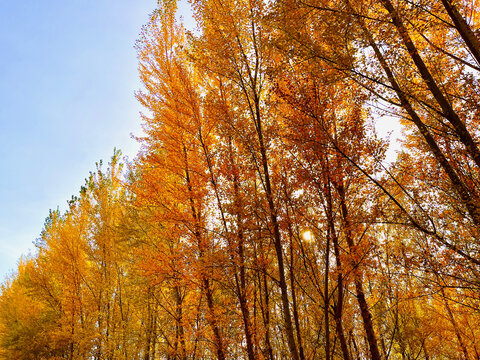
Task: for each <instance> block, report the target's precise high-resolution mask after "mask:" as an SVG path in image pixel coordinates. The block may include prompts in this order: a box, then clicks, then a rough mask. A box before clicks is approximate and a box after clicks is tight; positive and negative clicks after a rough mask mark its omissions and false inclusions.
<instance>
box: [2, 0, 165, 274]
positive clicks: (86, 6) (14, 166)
mask: <svg viewBox="0 0 480 360" xmlns="http://www.w3.org/2000/svg"><path fill="white" fill-rule="evenodd" d="M156 3H157V2H156V0H136V1H131V0H44V1H38V0H0V281H2V280H3V278H4V276H5V274H7V273H9V272H10V271H11V270H14V269H15V268H16V264H17V260H18V258H19V257H20V256H21V254H25V253H28V250H29V249H32V250H33V249H34V246H33V244H32V242H33V241H34V240H35V239H36V238H37V237H38V236H39V234H40V232H41V230H42V227H43V223H44V220H45V218H46V217H47V215H48V212H49V209H56V208H57V206H58V207H60V210H62V211H63V210H65V209H66V202H67V200H68V199H70V198H71V196H72V195H76V194H78V191H79V189H80V186H81V185H82V184H83V183H84V181H85V178H86V177H88V174H89V171H92V170H94V169H95V162H97V161H98V160H100V159H104V160H105V161H108V160H109V158H110V157H111V156H112V154H113V148H114V147H117V148H120V149H121V150H122V152H123V154H124V155H127V156H129V157H130V158H133V157H134V156H135V154H136V152H137V150H138V144H137V143H136V142H135V140H133V139H131V136H130V134H131V133H134V134H137V135H138V134H140V131H141V130H140V118H139V115H138V113H139V111H140V110H141V109H140V106H139V105H138V104H137V101H136V100H135V98H134V91H135V90H137V89H138V88H139V87H140V83H139V81H138V74H137V58H136V51H135V49H134V45H135V40H136V39H137V38H138V36H139V33H140V31H141V26H142V25H143V24H145V23H146V22H147V21H148V17H149V14H150V13H151V12H152V11H153V10H154V9H155V6H156Z"/></svg>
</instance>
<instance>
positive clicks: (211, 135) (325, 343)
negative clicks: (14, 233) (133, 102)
mask: <svg viewBox="0 0 480 360" xmlns="http://www.w3.org/2000/svg"><path fill="white" fill-rule="evenodd" d="M192 7H193V9H194V13H195V19H196V21H197V24H198V27H199V31H198V33H197V35H193V34H190V33H188V32H186V31H185V30H184V29H183V27H182V25H181V24H177V23H176V21H175V11H176V5H175V3H174V2H167V3H164V4H162V5H160V6H159V9H158V10H156V11H155V12H154V13H153V15H152V17H151V21H150V22H149V24H147V25H146V26H145V28H144V30H143V32H142V36H141V38H140V40H139V41H138V53H139V61H140V65H139V69H140V77H141V80H142V82H143V85H144V87H143V89H142V90H141V91H139V92H138V94H137V97H138V100H139V101H140V102H141V103H142V105H143V106H144V107H145V109H146V113H145V114H144V115H142V119H143V124H144V131H145V136H144V137H143V138H140V139H139V141H141V142H142V151H141V152H140V153H139V155H138V156H137V158H136V160H135V161H134V162H133V163H131V164H129V168H128V171H126V172H122V165H121V164H120V154H119V153H118V152H115V154H114V156H113V158H112V160H111V162H110V164H109V166H108V168H107V170H103V169H102V166H101V164H100V165H98V166H97V171H96V172H94V173H92V174H91V176H90V177H89V179H88V180H87V183H86V185H85V187H83V188H82V190H81V192H80V195H79V196H78V197H75V198H73V199H72V200H71V201H70V202H69V209H68V210H67V211H66V212H65V213H64V214H60V213H58V212H52V213H51V214H50V216H49V217H48V219H47V222H46V224H45V229H44V231H43V232H42V235H41V238H40V239H39V240H38V241H37V243H36V246H37V248H38V251H37V253H36V254H35V255H33V256H31V257H29V258H25V259H23V260H22V261H21V262H20V265H19V268H18V272H17V273H16V274H15V275H14V276H12V277H11V279H9V280H7V281H6V282H5V284H4V285H3V287H2V294H1V298H0V348H1V352H0V354H1V356H3V358H8V359H12V358H15V359H92V358H93V359H142V360H153V359H182V360H186V359H218V360H223V359H248V360H256V359H268V360H273V359H294V360H305V359H315V358H325V359H326V360H331V359H338V358H343V359H345V360H350V359H360V358H371V359H373V360H378V359H388V358H401V359H418V358H425V359H450V358H452V359H453V358H454V359H458V358H463V359H476V358H479V357H480V344H479V341H480V340H479V338H480V329H479V328H478V323H479V321H480V314H479V309H480V285H479V282H478V279H479V278H480V277H479V275H480V274H479V270H480V252H479V250H480V234H479V227H480V192H479V190H480V183H479V181H480V178H479V174H480V151H479V149H478V143H479V135H480V133H479V130H478V129H479V110H480V107H479V96H480V93H479V90H480V86H479V84H478V71H479V70H480V63H479V62H480V43H479V40H478V38H477V33H476V28H477V20H478V19H477V4H476V3H472V2H468V3H467V2H465V3H463V2H455V3H453V2H451V1H450V0H438V1H437V0H435V1H428V2H425V1H423V0H420V1H416V0H415V1H410V0H401V1H398V2H396V3H392V2H391V1H390V0H372V1H364V0H361V1H357V2H355V3H353V2H350V0H336V1H329V0H307V1H302V0H296V1H294V0H284V1H263V0H248V1H247V0H236V1H233V0H194V1H192ZM394 118H398V119H400V121H401V123H402V125H403V128H404V137H403V139H402V149H401V151H400V152H399V153H398V156H397V159H396V161H395V162H393V163H388V162H386V161H385V154H386V151H387V148H388V145H389V144H388V139H381V138H379V137H378V136H377V135H376V133H375V123H378V122H381V121H394V120H393V119H394ZM122 174H124V175H122Z"/></svg>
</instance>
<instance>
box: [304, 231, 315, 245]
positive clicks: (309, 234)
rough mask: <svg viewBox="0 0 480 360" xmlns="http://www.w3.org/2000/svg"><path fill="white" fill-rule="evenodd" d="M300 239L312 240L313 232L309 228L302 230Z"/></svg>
mask: <svg viewBox="0 0 480 360" xmlns="http://www.w3.org/2000/svg"><path fill="white" fill-rule="evenodd" d="M302 239H303V240H305V241H308V242H310V241H312V240H313V233H312V231H311V230H304V231H303V232H302Z"/></svg>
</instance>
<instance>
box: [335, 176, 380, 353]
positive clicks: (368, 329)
mask: <svg viewBox="0 0 480 360" xmlns="http://www.w3.org/2000/svg"><path fill="white" fill-rule="evenodd" d="M337 190H338V193H339V196H340V201H341V212H342V217H343V225H344V227H345V239H346V241H347V245H348V248H349V250H350V252H351V253H353V252H354V251H355V244H354V241H353V236H352V233H351V228H350V226H351V225H350V219H349V214H348V208H347V204H346V202H345V189H344V188H343V184H339V185H338V187H337ZM352 266H353V267H354V268H353V278H354V285H355V292H356V296H357V301H358V305H359V307H360V314H361V316H362V320H363V328H364V330H365V334H366V336H367V343H368V346H369V349H370V356H371V359H372V360H380V359H381V356H380V350H379V348H378V343H377V337H376V335H375V331H374V328H373V321H372V315H371V313H370V309H369V308H368V304H367V300H366V297H365V292H364V290H363V286H362V273H361V271H360V269H359V268H358V264H352Z"/></svg>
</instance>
